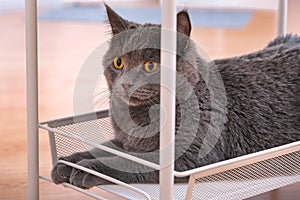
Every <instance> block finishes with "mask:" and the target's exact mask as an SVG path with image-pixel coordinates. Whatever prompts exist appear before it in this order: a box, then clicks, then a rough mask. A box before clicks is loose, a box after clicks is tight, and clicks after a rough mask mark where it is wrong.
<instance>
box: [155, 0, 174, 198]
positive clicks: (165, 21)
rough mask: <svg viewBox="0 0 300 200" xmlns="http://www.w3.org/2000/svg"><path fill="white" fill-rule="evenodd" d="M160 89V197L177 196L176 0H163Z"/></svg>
mask: <svg viewBox="0 0 300 200" xmlns="http://www.w3.org/2000/svg"><path fill="white" fill-rule="evenodd" d="M161 66H162V67H161V89H160V91H161V92H160V96H161V97H160V98H161V99H160V105H161V112H160V126H161V127H160V150H161V151H160V166H161V169H160V173H159V174H160V178H159V183H160V199H164V200H172V199H173V187H174V185H173V183H174V176H173V173H174V162H173V161H174V138H175V92H176V0H164V1H163V2H162V31H161Z"/></svg>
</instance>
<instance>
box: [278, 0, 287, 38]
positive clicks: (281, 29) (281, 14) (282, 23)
mask: <svg viewBox="0 0 300 200" xmlns="http://www.w3.org/2000/svg"><path fill="white" fill-rule="evenodd" d="M287 13H288V0H279V8H278V30H277V33H278V35H284V34H286V27H287Z"/></svg>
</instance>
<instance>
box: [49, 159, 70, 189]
mask: <svg viewBox="0 0 300 200" xmlns="http://www.w3.org/2000/svg"><path fill="white" fill-rule="evenodd" d="M71 172H72V167H69V166H67V165H65V164H62V163H56V164H55V166H54V167H53V169H52V171H51V178H52V181H53V182H54V183H55V184H60V183H68V182H69V178H70V174H71Z"/></svg>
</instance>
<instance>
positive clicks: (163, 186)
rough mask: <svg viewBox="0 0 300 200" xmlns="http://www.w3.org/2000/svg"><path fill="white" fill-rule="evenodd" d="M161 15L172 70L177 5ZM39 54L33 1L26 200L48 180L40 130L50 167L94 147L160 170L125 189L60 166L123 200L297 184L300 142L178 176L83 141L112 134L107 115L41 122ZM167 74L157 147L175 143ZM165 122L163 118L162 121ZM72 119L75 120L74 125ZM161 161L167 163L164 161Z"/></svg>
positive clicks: (282, 9) (169, 4) (282, 6)
mask: <svg viewBox="0 0 300 200" xmlns="http://www.w3.org/2000/svg"><path fill="white" fill-rule="evenodd" d="M279 2H280V3H279V20H278V33H279V34H284V33H285V29H286V28H285V27H286V16H287V14H286V13H287V12H286V9H287V0H280V1H279ZM162 13H163V15H162V28H164V29H169V30H171V31H173V32H174V34H173V35H169V34H170V32H168V35H164V33H163V31H162V44H161V45H162V49H167V50H169V53H168V52H166V51H162V55H161V57H162V60H161V63H162V65H165V66H168V67H171V68H172V69H175V66H176V63H175V62H176V61H175V53H173V54H172V52H176V51H175V50H176V34H175V30H176V18H175V16H176V3H175V0H168V1H163V3H162ZM164 38H168V39H164ZM170 52H171V53H170ZM37 53H38V52H37V2H36V0H26V56H27V57H26V58H27V59H26V65H27V117H28V118H27V119H28V122H27V125H28V199H30V200H37V199H39V178H42V179H45V180H48V181H51V179H49V178H47V177H43V176H39V161H38V156H39V151H38V143H39V142H38V134H39V131H38V129H39V128H42V129H45V130H48V132H49V137H50V146H51V153H52V161H53V163H55V162H57V158H58V157H59V156H64V155H68V154H71V153H73V152H76V151H83V150H87V149H89V148H92V147H96V148H100V149H102V150H105V151H108V152H110V153H113V154H117V155H119V156H123V157H125V158H127V159H130V160H133V161H135V162H138V163H141V164H144V165H147V166H149V167H152V168H154V169H157V170H160V183H159V184H130V185H129V184H126V183H124V182H121V181H119V180H117V179H114V178H111V177H109V176H106V175H104V174H100V173H98V172H95V171H93V170H90V169H87V168H84V167H81V166H79V165H76V164H74V163H70V162H66V161H58V162H62V163H65V164H67V165H70V166H72V167H75V168H78V169H81V170H83V171H86V172H88V173H91V174H94V175H96V176H99V177H101V178H104V179H107V180H109V181H111V182H113V183H115V185H104V186H101V188H102V189H104V190H107V191H109V192H111V193H115V194H117V195H120V196H122V197H125V198H127V199H163V200H171V199H180V200H181V199H187V200H188V199H244V198H248V197H251V196H254V195H257V194H260V193H263V192H267V191H270V190H273V189H276V188H280V187H282V186H285V185H288V184H292V183H295V182H299V181H300V164H299V163H300V141H298V142H294V143H291V144H287V145H283V146H280V147H276V148H272V149H268V150H264V151H261V152H257V153H253V154H249V155H245V156H241V157H238V158H234V159H230V160H226V161H222V162H219V163H215V164H211V165H208V166H204V167H201V168H197V169H193V170H189V171H185V172H176V171H174V166H173V164H169V165H168V166H167V167H164V168H163V169H161V168H160V166H159V165H157V164H154V163H150V162H147V161H145V160H142V159H139V158H136V157H134V156H130V155H124V153H122V152H118V151H116V150H114V149H110V148H108V147H105V146H102V145H101V144H99V143H96V142H95V141H94V140H93V138H88V137H86V136H87V135H90V133H91V132H93V130H97V129H99V128H101V130H102V131H103V132H105V133H106V134H112V129H111V125H110V122H109V120H108V111H107V110H103V111H97V112H95V113H87V114H82V115H77V116H72V117H66V118H61V119H55V120H50V121H46V122H41V123H39V121H38V82H37V80H38V79H37V78H38V77H37V76H38V74H37V70H38V68H37V67H38V62H37ZM162 69H163V68H162ZM171 71H173V72H174V73H171V74H170V73H166V71H164V70H162V71H161V82H162V84H163V85H164V86H167V87H164V88H161V104H162V107H163V108H164V109H165V111H166V112H167V113H168V114H169V116H171V117H169V118H167V119H166V123H167V124H166V126H164V127H163V130H161V133H162V134H161V138H160V145H161V148H162V147H164V146H167V145H170V141H173V140H174V127H175V126H174V123H175V97H174V95H173V94H174V92H175V76H176V74H175V73H176V72H175V71H176V70H171ZM169 72H170V70H169ZM166 88H167V89H169V90H167V89H166ZM170 102H171V103H170ZM161 113H162V112H161ZM95 116H96V118H95ZM164 117H165V116H161V120H162V119H163V118H164ZM75 118H76V120H74V119H75ZM163 120H164V119H163ZM75 121H76V122H75ZM78 127H79V128H81V130H85V131H83V132H82V135H80V136H78V135H77V134H75V133H74V129H76V128H78ZM169 149H170V151H168V152H165V153H168V156H164V157H167V158H169V159H170V160H169V162H168V163H172V162H171V161H172V159H174V145H173V146H171V148H169ZM161 157H162V156H161ZM160 162H162V161H160ZM164 162H166V161H165V160H164ZM282 174H284V175H282ZM174 176H176V177H185V176H189V177H190V179H189V182H188V183H186V184H173V180H174ZM64 185H65V186H67V187H69V188H72V189H75V190H77V191H79V192H82V193H84V194H86V195H88V196H91V197H93V198H95V199H101V200H102V199H105V198H103V197H101V196H99V195H97V194H95V193H92V192H90V191H89V190H83V189H81V188H78V187H76V186H73V185H71V184H68V183H64ZM99 187H100V186H99Z"/></svg>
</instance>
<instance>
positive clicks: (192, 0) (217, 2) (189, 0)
mask: <svg viewBox="0 0 300 200" xmlns="http://www.w3.org/2000/svg"><path fill="white" fill-rule="evenodd" d="M177 2H178V4H181V5H185V6H187V7H189V6H194V7H204V8H205V7H207V8H233V9H271V10H276V9H277V8H278V0H177Z"/></svg>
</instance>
